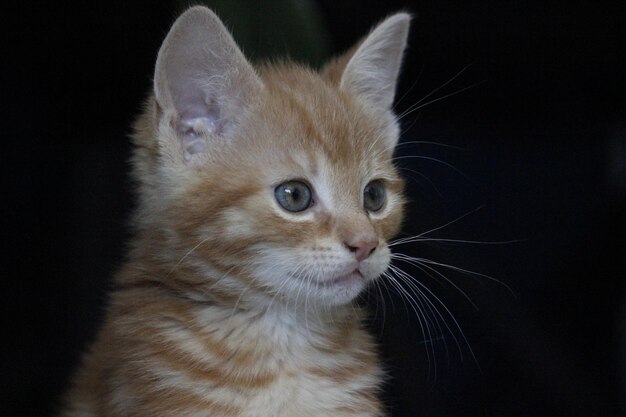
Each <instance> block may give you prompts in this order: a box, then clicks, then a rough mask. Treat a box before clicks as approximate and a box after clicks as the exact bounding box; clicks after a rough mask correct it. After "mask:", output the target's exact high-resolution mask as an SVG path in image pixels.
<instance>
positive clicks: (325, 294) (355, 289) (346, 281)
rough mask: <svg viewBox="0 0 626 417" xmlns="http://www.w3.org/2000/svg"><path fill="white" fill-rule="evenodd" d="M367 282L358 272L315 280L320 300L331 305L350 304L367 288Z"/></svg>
mask: <svg viewBox="0 0 626 417" xmlns="http://www.w3.org/2000/svg"><path fill="white" fill-rule="evenodd" d="M366 283H367V280H366V279H365V278H364V277H363V274H362V273H361V272H360V271H358V270H355V271H352V272H351V273H349V274H346V275H341V276H339V277H336V278H332V279H327V280H314V284H315V287H316V289H317V292H318V295H319V296H320V299H321V300H323V303H328V304H330V305H341V304H347V303H350V302H351V301H352V300H354V299H355V298H356V297H357V296H358V295H359V293H360V292H361V291H362V290H363V289H364V288H365V285H366Z"/></svg>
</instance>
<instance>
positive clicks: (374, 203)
mask: <svg viewBox="0 0 626 417" xmlns="http://www.w3.org/2000/svg"><path fill="white" fill-rule="evenodd" d="M384 204H385V185H384V184H383V182H382V181H381V180H374V181H372V182H370V183H369V184H367V185H366V186H365V190H363V207H365V209H366V210H368V211H378V210H380V209H381V208H382V207H383V205H384Z"/></svg>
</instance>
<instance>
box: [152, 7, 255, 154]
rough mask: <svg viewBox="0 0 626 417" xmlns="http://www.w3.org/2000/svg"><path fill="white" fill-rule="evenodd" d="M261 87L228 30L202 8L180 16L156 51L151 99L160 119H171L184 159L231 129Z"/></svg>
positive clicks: (204, 150) (190, 10)
mask: <svg viewBox="0 0 626 417" xmlns="http://www.w3.org/2000/svg"><path fill="white" fill-rule="evenodd" d="M261 87H262V83H261V81H260V79H259V78H258V77H257V75H256V73H255V71H254V69H253V68H252V66H251V65H250V63H248V61H247V60H246V58H245V57H244V56H243V53H242V52H241V51H240V50H239V48H238V47H237V45H236V44H235V41H234V40H233V38H232V36H231V35H230V33H229V32H228V30H227V29H226V28H225V27H224V25H223V24H222V22H221V21H220V19H219V18H218V17H217V16H216V15H215V14H214V13H213V12H212V11H210V10H209V9H207V8H205V7H192V8H190V9H189V10H187V11H186V12H185V13H183V14H182V15H181V16H180V17H179V18H178V19H177V20H176V22H175V23H174V25H173V26H172V28H171V30H170V32H169V33H168V35H167V37H166V38H165V40H164V41H163V45H162V46H161V49H160V50H159V54H158V57H157V62H156V68H155V74H154V94H155V98H156V101H157V103H158V105H159V106H160V107H161V109H162V110H163V114H166V115H171V116H172V120H171V124H172V128H173V129H174V130H175V131H176V134H175V136H176V137H177V138H178V140H179V141H180V146H181V149H182V152H183V155H184V158H185V159H186V160H188V159H191V158H192V157H193V155H195V154H199V153H200V154H201V153H205V152H207V151H208V146H209V145H210V143H209V142H210V141H211V138H215V137H216V136H224V135H227V134H228V133H229V132H230V131H231V130H232V129H234V128H236V126H237V123H238V117H239V116H240V115H241V114H242V113H244V110H245V108H246V107H247V106H248V105H249V104H250V103H251V100H252V99H253V98H254V95H255V94H256V93H257V92H258V90H259V89H260V88H261Z"/></svg>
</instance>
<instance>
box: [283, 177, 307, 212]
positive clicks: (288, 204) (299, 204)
mask: <svg viewBox="0 0 626 417" xmlns="http://www.w3.org/2000/svg"><path fill="white" fill-rule="evenodd" d="M274 196H275V197H276V201H278V204H280V206H281V207H282V208H284V209H285V210H287V211H293V212H298V211H303V210H306V209H308V208H309V207H310V206H311V199H312V198H311V189H310V188H309V186H308V185H306V184H305V183H303V182H302V181H287V182H284V183H282V184H280V185H279V186H278V187H276V188H275V189H274Z"/></svg>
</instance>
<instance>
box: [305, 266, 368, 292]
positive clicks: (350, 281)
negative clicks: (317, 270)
mask: <svg viewBox="0 0 626 417" xmlns="http://www.w3.org/2000/svg"><path fill="white" fill-rule="evenodd" d="M363 281H364V280H363V274H362V273H361V271H360V270H359V269H358V268H356V269H355V270H354V271H352V272H350V273H349V274H345V275H341V276H339V277H337V278H333V279H329V280H315V281H314V282H315V284H316V285H317V286H319V287H322V288H329V287H344V286H349V285H354V284H356V283H362V282H363Z"/></svg>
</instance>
